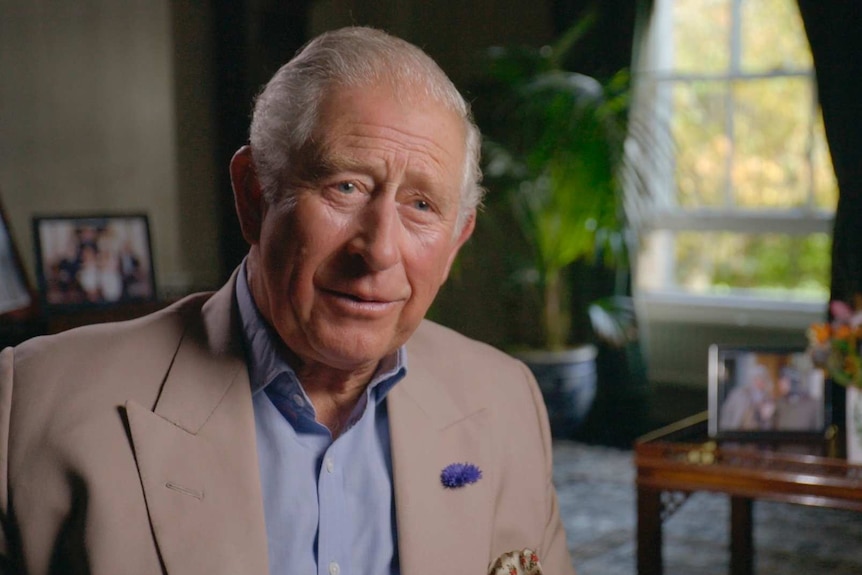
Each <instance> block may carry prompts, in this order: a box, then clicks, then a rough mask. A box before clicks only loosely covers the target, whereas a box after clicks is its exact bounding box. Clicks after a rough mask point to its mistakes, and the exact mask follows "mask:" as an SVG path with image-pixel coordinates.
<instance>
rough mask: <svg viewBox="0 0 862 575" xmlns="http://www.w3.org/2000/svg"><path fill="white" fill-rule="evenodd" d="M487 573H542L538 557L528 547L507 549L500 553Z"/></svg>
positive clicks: (536, 574)
mask: <svg viewBox="0 0 862 575" xmlns="http://www.w3.org/2000/svg"><path fill="white" fill-rule="evenodd" d="M488 575H542V566H541V565H540V564H539V557H538V556H537V555H536V553H535V552H533V551H531V550H530V549H524V550H523V551H509V552H508V553H503V554H502V555H500V557H499V559H497V560H496V561H494V564H493V565H491V568H490V569H489V570H488Z"/></svg>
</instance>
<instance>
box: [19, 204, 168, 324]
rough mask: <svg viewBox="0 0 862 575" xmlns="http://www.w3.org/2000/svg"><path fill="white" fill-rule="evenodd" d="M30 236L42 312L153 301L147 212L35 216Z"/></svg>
mask: <svg viewBox="0 0 862 575" xmlns="http://www.w3.org/2000/svg"><path fill="white" fill-rule="evenodd" d="M33 236H34V242H33V243H34V245H35V248H36V268H37V274H36V275H37V279H38V284H39V291H40V293H41V295H42V299H43V302H44V307H45V309H46V311H48V312H52V311H63V310H69V309H75V308H81V307H93V306H111V305H116V304H121V303H125V302H136V301H137V302H139V301H151V300H154V299H155V297H156V282H155V273H154V270H153V256H152V249H151V243H150V228H149V221H148V219H147V216H146V215H143V214H131V215H84V216H39V217H36V218H34V219H33Z"/></svg>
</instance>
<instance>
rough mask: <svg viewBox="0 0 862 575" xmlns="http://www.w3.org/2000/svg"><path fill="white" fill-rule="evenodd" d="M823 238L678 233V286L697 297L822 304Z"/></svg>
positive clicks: (825, 289) (826, 270) (826, 261)
mask: <svg viewBox="0 0 862 575" xmlns="http://www.w3.org/2000/svg"><path fill="white" fill-rule="evenodd" d="M829 249H830V239H829V236H828V234H811V235H808V236H787V235H782V234H762V235H754V234H735V233H729V232H714V233H703V232H681V233H679V234H677V237H676V263H677V265H676V272H675V276H676V277H675V279H676V282H677V285H678V286H680V287H682V288H685V289H687V290H690V291H694V292H699V293H705V294H706V293H712V294H720V293H729V292H731V291H733V290H745V291H746V292H748V293H753V294H759V295H765V296H777V297H791V296H793V297H799V298H803V299H812V300H823V299H826V298H828V295H829V288H828V285H829V257H828V254H829Z"/></svg>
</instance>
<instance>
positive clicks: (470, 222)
mask: <svg viewBox="0 0 862 575" xmlns="http://www.w3.org/2000/svg"><path fill="white" fill-rule="evenodd" d="M474 229H476V210H473V211H472V212H470V214H469V215H468V216H467V219H466V220H464V224H463V226H462V227H461V231H460V232H459V233H458V236H457V237H456V238H455V240H454V241H453V242H452V252H451V253H450V254H449V261H448V262H446V275H444V276H443V281H445V280H446V278H448V277H449V270H450V269H452V264H453V263H454V262H455V258H456V257H457V256H458V252H459V251H460V250H461V246H463V245H464V244H465V243H467V240H469V239H470V236H472V235H473V230H474Z"/></svg>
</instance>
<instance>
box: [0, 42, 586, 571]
mask: <svg viewBox="0 0 862 575" xmlns="http://www.w3.org/2000/svg"><path fill="white" fill-rule="evenodd" d="M478 149H479V135H478V131H477V129H476V127H475V125H474V124H473V123H472V121H471V119H470V114H469V111H468V107H467V105H466V104H465V102H464V100H463V99H462V98H461V96H460V95H459V94H458V92H457V91H456V89H455V88H454V86H453V85H452V84H451V82H450V81H449V80H448V79H447V78H446V76H445V75H444V73H443V72H442V71H441V70H440V69H439V68H438V67H437V66H436V64H434V62H433V61H432V60H431V59H430V58H428V56H427V55H425V54H424V53H423V52H422V51H421V50H419V49H418V48H416V47H414V46H412V45H410V44H408V43H406V42H403V41H401V40H398V39H396V38H393V37H391V36H388V35H386V34H384V33H382V32H379V31H374V30H370V29H364V28H350V29H344V30H340V31H336V32H332V33H328V34H325V35H323V36H321V37H319V38H317V39H316V40H314V41H313V42H311V43H310V44H309V45H308V46H307V47H306V48H305V49H304V50H303V51H302V52H300V53H299V54H298V55H297V56H296V57H295V58H294V59H293V60H291V61H290V62H289V63H288V64H286V65H285V66H284V67H283V68H282V69H281V70H279V71H278V72H277V73H276V75H275V76H274V77H273V78H272V80H271V81H270V82H269V84H268V85H267V86H266V88H265V89H264V90H263V92H262V93H261V94H260V96H259V97H258V99H257V102H256V105H255V110H254V116H253V120H252V125H251V138H250V145H249V146H246V147H243V148H242V149H240V150H239V151H238V152H237V153H236V155H235V156H234V158H233V160H232V162H231V166H230V175H231V181H232V183H233V188H234V193H235V198H236V208H237V213H238V215H239V220H240V224H241V226H242V232H243V235H244V237H245V239H246V240H247V241H248V243H249V245H250V250H249V253H248V256H247V258H246V259H245V261H244V262H243V265H242V266H241V267H240V268H239V270H238V271H237V272H236V273H234V275H233V277H232V278H231V280H230V281H229V282H228V284H227V285H225V286H224V287H223V288H222V289H221V290H220V291H218V292H217V293H215V294H200V295H194V296H190V297H189V298H186V299H184V300H183V301H181V302H178V303H177V304H176V305H173V306H171V307H170V308H168V309H166V310H164V311H162V312H159V313H157V314H154V315H151V316H148V317H144V318H142V319H139V320H135V321H131V322H126V323H120V324H113V325H102V326H93V327H89V328H84V329H80V330H75V331H71V332H67V333H64V334H60V335H57V336H53V337H49V338H41V339H36V340H32V341H30V342H28V343H25V344H23V345H21V346H19V347H18V348H15V349H6V350H5V351H3V353H2V355H0V481H2V485H0V520H2V527H3V530H2V546H0V549H2V552H3V561H4V563H3V565H2V566H3V567H4V568H5V570H3V572H7V571H11V572H22V573H28V574H30V575H42V574H46V573H94V574H110V575H115V574H118V573H142V574H143V573H146V574H149V573H167V574H169V575H189V574H201V575H203V574H207V575H213V574H221V573H224V574H232V575H236V574H265V573H271V574H299V573H303V574H306V573H318V574H323V573H328V574H330V575H339V574H341V575H348V574H351V575H353V574H356V575H372V574H378V575H379V574H392V573H404V574H405V575H431V574H436V573H439V572H441V571H443V572H447V573H458V574H461V573H463V574H473V573H477V574H478V573H487V572H488V569H489V566H490V565H491V564H492V563H494V562H495V561H497V560H498V558H499V557H501V556H503V562H502V563H505V562H507V561H509V562H511V561H512V557H513V555H511V554H512V553H513V552H516V553H519V555H518V556H520V557H527V558H530V559H532V558H533V555H534V554H535V555H536V556H538V558H539V560H540V561H541V562H542V563H543V566H544V570H545V572H546V573H550V574H566V573H572V567H571V560H570V558H569V554H568V551H567V550H566V539H565V534H564V532H563V528H562V525H561V522H560V517H559V514H558V507H557V501H556V495H555V491H554V487H553V485H552V482H551V448H550V440H549V434H548V424H547V417H546V414H545V410H544V407H543V404H542V400H541V396H540V395H539V392H538V390H537V387H536V385H535V382H534V380H533V379H532V377H531V376H530V374H529V372H528V371H527V370H526V369H525V368H524V366H523V365H522V364H520V363H518V362H516V361H514V360H512V359H510V358H508V357H507V356H505V355H503V354H502V353H500V352H498V351H495V350H494V349H492V348H490V347H488V346H485V345H483V344H480V343H477V342H474V341H471V340H468V339H466V338H464V337H462V336H459V335H457V334H455V333H454V332H451V331H449V330H447V329H446V328H444V327H441V326H439V325H435V324H432V323H430V322H427V321H423V316H424V315H425V313H426V311H427V310H428V307H429V306H430V305H431V302H432V300H433V299H434V297H435V295H436V293H437V291H438V289H439V288H440V286H441V285H442V283H443V282H444V280H445V279H446V276H447V274H448V272H449V268H450V267H451V265H452V261H453V260H454V259H455V256H456V254H457V253H458V250H459V248H460V247H461V246H462V245H463V243H464V242H465V241H466V240H467V239H468V237H469V236H470V234H471V232H472V230H473V227H474V223H475V217H476V206H477V204H478V202H479V201H480V197H481V192H480V190H481V188H480V187H479V183H478V180H479V176H480V174H479V168H478ZM524 549H529V551H528V552H526V553H524V551H523V550H524ZM507 554H509V555H507ZM517 562H518V561H517V560H516V561H515V563H517ZM498 563H499V564H502V563H500V562H498ZM527 563H529V561H527ZM506 572H507V573H508V571H506Z"/></svg>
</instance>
